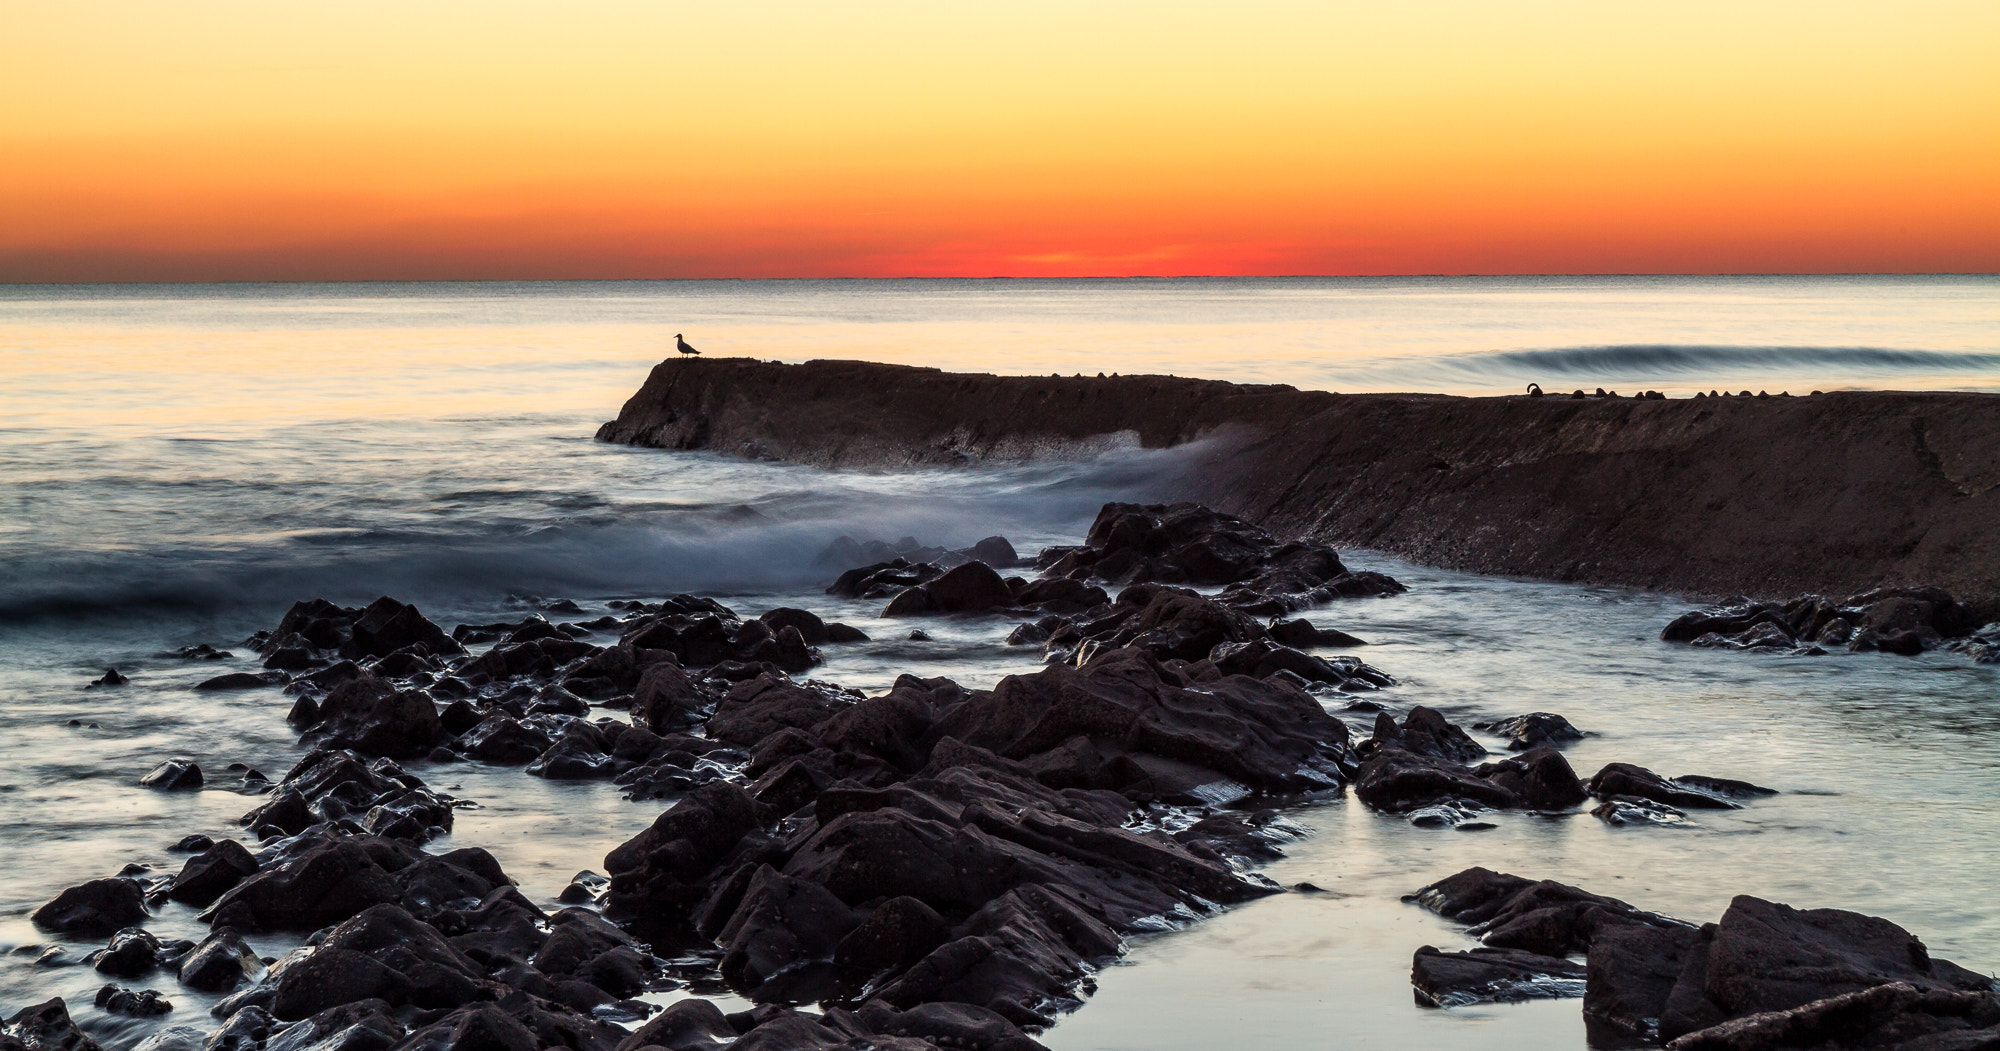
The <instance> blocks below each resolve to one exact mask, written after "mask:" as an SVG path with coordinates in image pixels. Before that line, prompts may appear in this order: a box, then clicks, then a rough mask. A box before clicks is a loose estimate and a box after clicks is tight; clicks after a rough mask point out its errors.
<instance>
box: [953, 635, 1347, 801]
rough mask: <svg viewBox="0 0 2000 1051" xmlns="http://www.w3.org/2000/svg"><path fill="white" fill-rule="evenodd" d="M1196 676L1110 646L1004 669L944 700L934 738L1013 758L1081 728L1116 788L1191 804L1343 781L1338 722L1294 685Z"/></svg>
mask: <svg viewBox="0 0 2000 1051" xmlns="http://www.w3.org/2000/svg"><path fill="white" fill-rule="evenodd" d="M1195 685H1196V684H1195V683H1194V682H1193V681H1192V680H1190V679H1188V678H1187V677H1186V676H1185V675H1184V674H1183V673H1182V672H1180V671H1177V670H1175V669H1173V668H1171V667H1167V666H1165V665H1163V664H1162V663H1161V662H1160V661H1159V660H1158V659H1156V658H1155V657H1154V656H1153V655H1152V654H1150V653H1148V652H1145V651H1142V650H1138V649H1123V650H1115V651H1110V652H1107V653H1104V654H1102V655H1100V656H1099V657H1098V658H1096V659H1095V660H1093V661H1091V662H1090V663H1088V664H1087V665H1085V666H1084V667H1082V668H1071V667H1065V666H1060V665H1058V666H1053V667H1049V668H1046V669H1044V670H1042V671H1040V672H1036V673H1033V674H1030V675H1010V676H1008V677H1007V678H1004V679H1002V680H1000V682H999V683H998V684H997V685H996V686H995V687H994V688H993V690H992V691H991V692H990V693H989V692H980V693H975V694H973V695H972V696H971V697H969V698H968V699H966V700H965V701H963V702H962V703H960V704H958V705H957V706H955V707H954V708H952V709H951V711H949V712H948V713H946V714H945V715H944V716H943V717H942V718H940V719H938V721H937V722H936V724H935V727H934V729H933V730H932V735H933V736H934V737H945V736H949V737H952V738H955V739H957V740H959V741H961V742H964V743H965V744H968V745H972V746H975V747H978V748H984V749H987V750H989V751H991V752H993V753H994V754H996V755H999V756H1002V757H1004V758H1008V759H1014V760H1017V761H1018V760H1022V759H1026V758H1028V757H1031V756H1035V755H1038V754H1040V753H1043V752H1047V751H1049V750H1051V749H1054V748H1057V747H1059V746H1062V745H1064V744H1065V743H1066V742H1068V741H1070V740H1071V739H1073V738H1076V737H1083V738H1086V739H1087V740H1089V741H1090V742H1091V743H1092V745H1093V748H1094V749H1095V751H1096V752H1097V754H1099V755H1103V756H1107V757H1114V756H1115V757H1119V759H1117V760H1114V762H1115V763H1116V769H1115V770H1113V771H1112V773H1111V776H1112V777H1113V778H1114V779H1115V780H1116V781H1117V782H1118V783H1119V784H1118V787H1121V788H1123V787H1127V786H1131V787H1134V788H1135V789H1140V790H1148V791H1152V790H1157V791H1158V793H1159V795H1161V796H1166V795H1180V796H1187V797H1190V798H1193V799H1195V800H1197V801H1200V800H1203V799H1206V800H1207V801H1209V802H1217V801H1221V800H1222V799H1224V798H1227V797H1240V795H1242V794H1244V793H1245V792H1246V791H1252V790H1254V791H1263V792H1307V791H1317V790H1321V789H1327V788H1333V787H1337V786H1338V785H1339V784H1340V783H1341V782H1342V780H1343V778H1342V776H1341V767H1342V764H1343V763H1345V762H1349V761H1351V758H1350V754H1349V752H1348V748H1347V739H1348V734H1347V728H1346V726H1345V725H1344V724H1342V723H1341V722H1340V720H1338V719H1336V718H1334V717H1333V716H1331V715H1328V714H1327V713H1326V710H1325V709H1324V708H1322V707H1321V706H1320V705H1319V702H1317V701H1315V700H1313V699H1312V698H1311V697H1310V696H1308V695H1307V694H1306V693H1304V692H1303V691H1301V690H1298V689H1296V688H1295V687H1292V686H1288V685H1285V684H1283V683H1279V682H1275V681H1272V680H1260V679H1252V678H1248V677H1245V676H1231V677H1227V678H1221V679H1217V680H1215V681H1211V682H1202V683H1201V684H1200V689H1198V690H1197V689H1194V688H1193V687H1195ZM1147 785H1151V786H1152V787H1151V789H1147V788H1146V787H1145V786H1147Z"/></svg>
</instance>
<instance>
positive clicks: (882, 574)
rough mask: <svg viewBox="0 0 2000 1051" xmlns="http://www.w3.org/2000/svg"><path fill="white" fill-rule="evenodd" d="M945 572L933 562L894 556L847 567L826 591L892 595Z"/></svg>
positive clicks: (845, 594)
mask: <svg viewBox="0 0 2000 1051" xmlns="http://www.w3.org/2000/svg"><path fill="white" fill-rule="evenodd" d="M943 575H944V567H943V566H941V565H938V564H937V563H935V562H912V561H911V560H909V559H907V558H902V557H897V558H892V559H887V560H885V561H881V562H874V563H870V564H868V565H865V566H859V567H857V568H854V569H850V570H848V571H846V572H844V573H842V574H841V575H840V578H839V579H838V580H835V581H834V582H833V584H832V585H830V586H828V588H827V589H826V593H827V594H829V595H838V596H840V597H842V598H857V599H880V598H893V597H895V596H896V595H898V594H900V593H901V592H903V591H904V590H907V589H909V588H913V587H916V586H917V585H919V584H923V583H925V582H927V581H930V580H934V579H936V578H938V577H940V576H943Z"/></svg>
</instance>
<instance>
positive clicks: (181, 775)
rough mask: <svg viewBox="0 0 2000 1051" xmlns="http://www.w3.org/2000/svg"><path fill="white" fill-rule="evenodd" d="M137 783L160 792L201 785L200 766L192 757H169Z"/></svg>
mask: <svg viewBox="0 0 2000 1051" xmlns="http://www.w3.org/2000/svg"><path fill="white" fill-rule="evenodd" d="M139 784H140V785H142V786H144V787H146V788H151V789H154V790H156V791H160V792H174V791H179V790H181V789H187V788H200V787H201V767H199V766H196V765H195V761H194V760H192V759H169V760H167V761H166V762H164V763H161V764H160V765H158V766H156V767H154V768H153V770H152V772H151V773H148V774H147V775H146V776H144V777H142V778H140V779H139Z"/></svg>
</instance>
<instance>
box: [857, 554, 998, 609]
mask: <svg viewBox="0 0 2000 1051" xmlns="http://www.w3.org/2000/svg"><path fill="white" fill-rule="evenodd" d="M1013 605H1015V601H1014V593H1013V592H1011V591H1009V590H1008V589H1007V582H1006V581H1004V580H1002V579H1000V574H999V573H997V572H995V571H994V570H993V567H991V566H989V565H987V564H986V563H984V562H967V563H965V564H964V565H960V566H956V567H953V568H952V569H949V570H946V571H945V572H944V573H942V574H940V575H938V576H937V577H935V578H933V579H931V580H929V581H926V582H924V583H922V584H918V585H916V586H914V587H911V588H908V589H906V590H904V591H903V592H902V593H901V594H898V595H897V596H896V597H895V599H894V600H893V601H891V602H890V603H889V605H888V606H887V607H886V608H884V609H883V610H882V615H883V616H885V617H906V616H912V615H916V614H924V613H984V612H986V611H988V610H992V609H1004V608H1008V607H1011V606H1013Z"/></svg>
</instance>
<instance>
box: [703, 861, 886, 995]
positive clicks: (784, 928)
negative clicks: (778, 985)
mask: <svg viewBox="0 0 2000 1051" xmlns="http://www.w3.org/2000/svg"><path fill="white" fill-rule="evenodd" d="M859 923H860V920H859V918H858V917H856V916H855V914H854V910H852V909H850V908H849V907H848V906H847V905H846V904H845V903H843V902H842V901H841V900H840V899H839V898H837V897H835V896H834V895H833V893H832V892H830V891H828V890H827V889H826V888H825V887H823V886H821V885H819V884H817V883H810V882H807V881H805V880H800V879H796V878H793V877H789V876H784V875H781V874H779V873H778V872H777V871H776V870H775V869H773V868H771V867H770V866H769V865H764V866H761V867H759V868H758V870H757V872H756V874H755V875H754V876H752V877H751V879H750V884H749V886H748V888H747V889H746V890H745V891H744V892H743V900H742V904H741V905H739V906H737V908H736V912H735V914H734V915H733V916H731V917H730V920H729V924H728V926H726V927H724V928H723V929H722V935H721V938H720V940H721V941H722V943H723V946H724V953H723V957H722V962H721V964H720V965H719V966H720V970H721V971H722V974H723V976H724V977H726V978H728V979H729V981H730V982H731V984H733V985H734V986H736V987H737V988H739V989H743V990H746V991H751V990H756V989H758V988H759V987H760V986H762V985H764V984H765V983H766V982H769V981H771V980H773V979H775V978H777V977H778V976H779V975H781V974H787V973H788V972H789V973H791V974H796V973H797V972H799V971H800V970H801V969H802V968H805V967H807V966H809V965H811V964H815V963H831V962H832V960H833V955H834V947H835V946H837V945H839V944H840V941H841V939H842V938H844V937H846V936H847V934H848V933H849V932H851V931H853V930H854V928H855V927H856V926H858V925H859Z"/></svg>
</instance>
